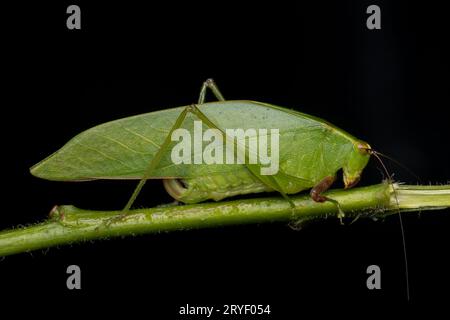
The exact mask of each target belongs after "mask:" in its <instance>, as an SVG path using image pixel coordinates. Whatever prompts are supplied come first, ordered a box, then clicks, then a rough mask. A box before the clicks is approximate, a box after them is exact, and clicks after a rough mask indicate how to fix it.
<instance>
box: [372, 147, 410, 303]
mask: <svg viewBox="0 0 450 320" xmlns="http://www.w3.org/2000/svg"><path fill="white" fill-rule="evenodd" d="M367 151H368V152H369V153H370V154H372V155H373V156H374V157H375V158H376V159H377V160H378V161H379V162H380V164H381V166H382V167H383V171H384V173H385V174H386V176H387V178H388V183H389V184H390V185H391V187H392V190H393V192H394V197H395V202H396V203H397V213H398V220H399V222H400V230H401V233H402V243H403V256H404V261H405V278H406V297H407V300H408V301H409V271H408V270H409V269H408V257H407V253H406V238H405V228H404V226H403V218H402V213H401V212H400V204H399V202H398V197H397V191H396V190H395V187H394V183H393V182H392V178H391V175H390V174H389V171H388V170H387V168H386V166H385V164H384V162H383V161H382V160H381V157H380V156H383V157H385V156H384V155H382V154H381V153H379V152H377V151H375V150H373V149H367ZM386 158H388V157H387V156H386ZM388 159H389V160H393V159H391V158H388ZM393 161H394V162H395V163H398V161H396V160H393ZM398 164H400V163H398ZM408 171H410V170H409V169H408Z"/></svg>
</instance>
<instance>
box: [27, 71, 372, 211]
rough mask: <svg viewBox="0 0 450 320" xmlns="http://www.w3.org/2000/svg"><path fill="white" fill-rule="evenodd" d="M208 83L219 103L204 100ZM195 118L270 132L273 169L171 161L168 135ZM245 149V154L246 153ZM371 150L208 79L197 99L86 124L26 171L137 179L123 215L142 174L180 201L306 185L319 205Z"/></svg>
mask: <svg viewBox="0 0 450 320" xmlns="http://www.w3.org/2000/svg"><path fill="white" fill-rule="evenodd" d="M208 88H210V89H211V90H212V92H213V93H214V95H215V96H216V98H217V99H218V100H219V101H217V102H210V103H205V96H206V90H207V89H208ZM195 120H201V121H203V123H204V124H205V126H206V127H209V128H215V129H217V130H220V132H222V133H223V136H224V138H225V139H226V138H227V137H226V134H225V131H224V128H242V129H243V130H246V129H249V128H252V129H256V130H257V129H267V130H269V129H277V130H278V131H279V135H280V137H279V139H280V140H279V170H278V172H277V173H276V174H274V175H262V174H261V173H260V169H261V164H249V163H248V162H246V161H243V162H244V163H242V164H237V165H229V164H220V163H214V164H180V165H175V164H174V163H173V161H171V157H170V152H169V150H170V149H171V146H172V145H173V141H172V140H171V137H172V135H173V133H174V132H175V130H176V129H179V128H182V127H183V128H187V130H190V131H192V130H193V122H195ZM167 128H170V129H169V130H168V129H167ZM247 138H248V137H247ZM244 139H245V138H244ZM241 142H242V141H241ZM244 145H245V141H244ZM238 147H239V142H238ZM246 150H247V149H246ZM247 151H248V150H247ZM272 151H273V150H272ZM244 153H245V155H246V156H247V158H248V152H244ZM371 154H372V150H371V148H370V146H369V144H367V143H366V142H364V141H362V140H360V139H357V138H355V137H354V136H352V135H350V134H349V133H347V132H345V131H344V130H342V129H339V128H337V127H336V126H334V125H332V124H330V123H329V122H327V121H325V120H322V119H320V118H317V117H314V116H310V115H307V114H304V113H301V112H297V111H294V110H291V109H286V108H282V107H279V106H275V105H271V104H268V103H262V102H256V101H244V100H235V101H225V99H224V98H223V95H222V94H221V92H220V91H219V89H218V88H217V86H216V85H215V83H214V82H213V81H212V80H211V79H208V80H207V81H205V82H204V84H203V86H202V89H201V92H200V97H199V101H198V103H197V104H194V105H189V106H186V107H178V108H172V109H167V110H161V111H156V112H150V113H147V114H142V115H137V116H132V117H128V118H124V119H120V120H115V121H112V122H108V123H104V124H101V125H99V126H96V127H94V128H91V129H89V130H87V131H84V132H82V133H81V134H79V135H77V136H75V137H74V138H73V139H72V140H70V141H69V142H68V143H67V144H66V145H65V146H63V147H62V148H61V149H60V150H58V151H57V152H55V153H54V154H52V155H50V156H49V157H47V158H46V159H44V160H42V161H41V162H39V163H38V164H36V165H34V166H33V167H32V168H31V173H32V174H33V175H35V176H37V177H40V178H43V179H48V180H57V181H85V180H93V179H140V180H141V181H140V183H139V185H138V187H137V188H136V190H135V192H134V193H133V195H132V197H131V199H130V200H129V202H128V203H127V205H126V206H125V208H124V211H125V212H126V211H128V210H129V209H130V208H131V206H132V204H133V202H134V200H135V199H136V197H137V195H138V193H139V192H140V190H141V188H142V186H143V185H144V183H145V181H146V180H147V179H162V180H163V183H164V186H165V188H166V190H167V192H168V193H169V194H170V195H171V196H172V197H173V198H175V199H176V200H178V201H181V202H183V203H198V202H201V201H205V200H208V199H213V200H216V201H218V200H221V199H224V198H227V197H231V196H235V195H241V194H249V193H257V192H270V191H277V192H279V193H281V194H282V195H283V196H284V197H285V198H287V199H288V200H289V198H288V196H287V195H289V194H295V193H298V192H300V191H302V190H306V189H311V192H310V194H311V198H312V199H313V200H314V201H317V202H323V201H326V200H330V201H332V199H328V198H326V197H325V196H323V195H322V193H323V192H324V191H326V190H327V189H328V188H329V187H330V186H331V185H332V183H333V182H334V181H335V179H336V174H337V172H338V171H339V170H341V169H342V171H343V180H344V185H345V188H351V187H352V186H354V185H355V184H356V183H357V182H358V181H359V179H360V177H361V173H362V171H363V169H364V168H365V166H366V165H367V163H368V161H369V158H370V155H371ZM247 158H246V159H247ZM247 160H248V159H247Z"/></svg>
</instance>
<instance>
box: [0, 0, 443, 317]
mask: <svg viewBox="0 0 450 320" xmlns="http://www.w3.org/2000/svg"><path fill="white" fill-rule="evenodd" d="M70 4H78V5H80V7H81V12H82V13H81V14H82V18H81V19H82V29H81V30H68V29H67V28H66V18H67V14H66V8H67V6H68V5H70ZM370 4H377V5H379V6H380V7H381V11H382V29H381V30H373V31H371V30H368V29H367V28H366V19H367V17H368V15H367V14H366V8H367V6H368V5H370ZM446 9H447V8H444V7H442V6H440V5H438V4H431V3H430V2H426V3H425V2H423V3H420V4H419V3H417V4H414V3H413V2H410V1H395V3H393V1H336V2H329V3H328V2H324V1H317V2H316V1H308V2H299V3H297V4H294V3H289V4H288V3H281V2H276V3H270V4H263V3H259V2H258V3H256V2H255V3H251V2H246V3H243V2H232V1H228V2H223V3H221V2H212V1H210V2H204V3H197V2H196V3H195V4H194V3H192V2H191V1H189V2H184V3H176V2H164V3H163V4H161V3H159V4H156V3H155V4H153V3H151V2H147V5H143V4H137V3H133V4H132V3H130V2H125V1H122V2H120V1H117V2H105V3H97V4H95V5H94V4H93V3H91V2H87V1H74V2H67V1H62V2H56V1H55V2H54V3H53V4H51V3H48V2H45V3H44V2H43V1H40V2H39V3H33V4H32V5H31V4H25V3H22V4H21V5H17V6H15V7H14V8H11V9H8V10H6V9H5V10H3V16H4V18H6V21H7V27H6V29H5V28H4V29H3V30H2V31H3V33H4V34H5V36H4V37H3V39H4V40H3V45H2V52H3V53H4V58H3V59H2V61H3V62H2V65H3V67H2V69H3V70H4V71H3V72H2V73H3V75H2V77H4V80H5V81H4V83H6V87H5V86H3V88H4V90H5V95H4V99H2V100H3V102H2V106H3V108H2V124H3V125H2V127H1V134H2V137H3V139H2V149H3V152H2V162H3V163H2V169H3V174H2V176H3V179H2V184H3V191H2V210H1V218H0V226H1V228H2V229H4V228H10V227H12V226H16V225H19V224H28V223H33V222H37V221H41V220H42V219H44V218H45V217H46V215H47V213H48V212H49V210H50V208H51V207H52V206H53V205H54V204H74V205H77V206H78V207H82V208H92V209H103V210H108V209H118V208H121V207H122V206H123V205H124V204H125V203H126V201H127V199H128V197H129V196H130V193H131V192H132V190H133V187H134V186H135V183H134V182H124V181H116V182H114V181H106V182H105V181H98V182H88V183H58V182H48V181H43V180H39V179H37V178H34V177H32V176H31V175H30V174H29V172H28V168H29V167H30V166H31V165H33V164H34V163H36V162H38V161H39V160H41V159H42V158H44V157H45V156H47V155H48V154H50V153H51V152H53V151H55V150H56V149H58V148H59V147H61V146H62V145H63V144H64V143H65V142H66V141H67V140H68V139H69V138H71V137H72V136H74V135H75V134H77V133H78V132H81V131H82V130H85V129H88V128H89V127H92V126H94V125H96V124H99V123H102V122H106V121H109V120H113V119H117V118H120V117H125V116H129V115H134V114H139V113H144V112H149V111H152V110H159V109H164V108H170V107H174V106H180V105H187V104H190V103H192V102H195V101H196V100H197V97H198V92H199V89H200V86H201V83H202V81H204V80H205V79H206V78H208V77H212V78H214V79H215V80H216V82H217V83H218V85H219V86H220V88H221V90H222V92H223V93H224V95H225V97H226V98H227V99H230V100H231V99H252V100H258V101H264V102H269V103H273V104H277V105H281V106H286V107H291V108H295V109H297V110H300V111H302V112H306V113H309V114H313V115H316V116H319V117H322V118H324V119H327V120H328V121H330V122H332V123H334V124H335V125H337V126H339V127H341V128H343V129H345V130H346V131H348V132H350V133H352V134H354V135H356V136H358V137H360V138H361V139H364V140H366V141H368V142H369V143H370V144H371V145H372V147H374V148H375V149H377V150H379V151H381V152H384V153H386V154H388V155H390V156H392V157H394V158H396V159H397V160H399V161H400V162H402V163H403V164H405V165H406V166H408V167H409V168H410V169H411V170H412V171H414V172H415V173H416V174H417V175H418V176H420V178H421V181H422V183H425V184H427V183H446V182H447V181H448V179H449V177H450V169H449V166H448V164H449V150H448V149H449V148H448V139H449V133H448V122H449V118H448V107H449V88H450V86H449V82H450V81H449V75H450V63H449V60H448V57H449V55H448V53H449V52H448V50H447V48H446V47H445V45H444V44H445V43H446V42H448V16H447V15H448V13H447V12H446ZM2 91H3V90H2ZM7 96H8V97H9V96H10V97H11V99H7V100H6V97H7ZM388 166H389V168H390V170H391V171H392V172H395V178H396V179H397V180H400V181H404V182H408V183H412V184H414V183H418V181H417V179H416V178H415V177H413V176H411V175H408V173H406V172H405V171H404V170H402V169H401V168H399V167H397V166H395V165H393V164H392V163H389V164H388ZM378 167H379V165H378V164H377V163H376V162H375V161H371V163H370V164H369V166H368V168H367V169H366V171H365V173H364V176H363V179H362V182H361V184H365V185H368V184H373V183H378V182H379V181H380V180H381V179H382V175H381V173H380V171H379V170H378V169H377V168H378ZM170 201H171V199H170V197H169V196H168V195H167V194H165V192H164V190H163V188H162V185H161V183H160V182H158V181H153V182H150V183H148V185H147V186H146V188H145V190H144V192H143V194H142V195H141V196H140V198H139V201H138V203H137V205H138V206H153V205H157V204H160V203H165V202H170ZM449 213H450V211H449V210H445V211H437V212H426V213H422V215H421V216H418V215H417V214H407V215H405V216H404V224H405V230H406V238H407V242H406V245H407V250H408V258H409V265H410V285H411V302H417V301H423V300H426V299H430V298H432V299H435V298H445V297H448V286H449V285H450V281H449V280H448V270H449V267H450V264H449V263H448V262H447V261H446V256H447V255H448V244H449V239H450V238H449V233H448V228H449V227H450V215H449ZM71 264H77V265H79V266H80V267H81V270H82V290H80V291H69V290H67V289H66V286H65V283H66V277H67V275H66V268H67V266H68V265H71ZM371 264H377V265H379V266H380V267H381V270H382V290H379V291H369V290H367V288H366V286H365V282H366V278H367V275H366V273H365V270H366V268H367V266H368V265H371ZM404 272H405V271H404V262H403V251H402V241H401V234H400V226H399V222H398V217H396V216H392V217H390V218H387V219H385V220H384V221H381V222H380V221H379V222H373V221H364V220H359V221H357V222H355V223H354V224H352V225H347V226H344V227H343V226H340V225H339V222H338V220H337V219H336V220H333V219H331V220H328V221H325V222H319V223H315V224H310V225H308V226H307V227H306V228H305V229H303V230H301V231H293V230H291V229H290V228H289V227H288V226H287V225H285V224H271V225H253V226H239V227H227V228H219V229H211V230H199V231H189V232H174V233H170V234H158V235H147V236H139V237H135V238H126V239H114V240H108V241H99V242H95V243H85V244H77V245H73V246H66V247H60V248H53V249H50V250H48V251H45V252H43V251H37V252H34V253H32V254H21V255H16V256H11V257H7V258H5V259H3V260H2V261H0V290H2V291H3V292H7V293H8V295H9V297H10V299H11V300H16V301H19V302H21V301H22V302H23V301H46V302H52V303H53V305H63V306H65V305H67V303H72V302H76V303H77V304H76V305H77V306H78V307H80V308H81V307H82V306H84V305H87V304H92V303H93V302H97V301H100V300H102V301H105V302H106V303H103V304H100V305H99V306H98V307H99V309H100V310H118V309H128V310H130V309H129V308H130V304H132V305H133V309H131V310H137V311H140V310H142V311H145V312H146V313H147V314H148V315H149V316H150V315H154V314H157V313H158V314H160V315H165V316H164V318H175V316H176V313H177V311H178V308H179V307H180V306H182V305H184V304H186V303H190V304H203V305H205V304H216V305H221V304H232V303H236V304H244V303H256V304H271V305H272V311H273V314H272V316H273V317H276V316H277V315H278V316H279V317H281V315H282V314H284V315H286V314H288V313H290V314H298V315H300V314H301V312H302V309H303V308H305V307H306V306H310V305H311V303H312V302H319V303H321V304H322V305H324V304H328V303H330V302H333V301H334V302H336V301H338V302H340V303H341V306H342V307H341V308H342V309H343V310H345V309H346V308H352V307H351V306H352V305H353V304H354V302H355V301H363V302H368V303H378V302H380V301H381V302H383V303H384V302H393V303H399V304H403V303H406V294H405V275H404ZM13 292H14V293H17V294H18V295H17V296H16V295H14V294H12V293H13ZM446 292H447V293H446ZM103 297H105V298H106V300H103V299H102V298H103ZM320 310H323V309H320ZM277 318H278V317H277Z"/></svg>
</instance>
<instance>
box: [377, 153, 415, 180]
mask: <svg viewBox="0 0 450 320" xmlns="http://www.w3.org/2000/svg"><path fill="white" fill-rule="evenodd" d="M370 150H371V153H372V154H377V155H378V156H380V157H383V158H386V159H388V160H390V161H392V162H393V163H395V164H396V165H398V166H399V167H400V168H402V169H403V170H405V171H406V172H408V173H409V174H410V175H411V176H413V177H414V178H416V179H417V180H418V182H419V183H420V184H421V183H422V182H421V179H420V177H419V176H418V175H417V174H415V173H414V171H412V170H411V169H409V168H408V167H407V166H405V165H404V164H403V163H401V162H400V161H398V160H396V159H394V158H392V157H390V156H387V155H385V154H384V153H381V152H378V151H375V150H373V149H370Z"/></svg>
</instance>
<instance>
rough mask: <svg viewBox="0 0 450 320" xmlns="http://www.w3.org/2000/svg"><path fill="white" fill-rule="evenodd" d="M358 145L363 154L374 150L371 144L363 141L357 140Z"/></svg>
mask: <svg viewBox="0 0 450 320" xmlns="http://www.w3.org/2000/svg"><path fill="white" fill-rule="evenodd" d="M356 147H357V148H358V150H359V152H360V153H361V154H370V153H371V151H372V149H371V148H370V146H369V144H368V143H366V142H363V141H359V142H357V144H356Z"/></svg>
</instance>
